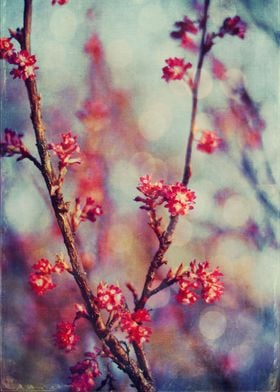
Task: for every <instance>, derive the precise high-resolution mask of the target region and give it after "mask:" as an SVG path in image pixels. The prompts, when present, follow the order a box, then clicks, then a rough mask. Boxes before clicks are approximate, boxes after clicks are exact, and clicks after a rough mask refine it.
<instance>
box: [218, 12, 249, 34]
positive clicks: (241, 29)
mask: <svg viewBox="0 0 280 392" xmlns="http://www.w3.org/2000/svg"><path fill="white" fill-rule="evenodd" d="M246 29H247V25H246V23H245V22H243V20H241V18H240V16H238V15H236V16H234V17H233V18H226V19H225V20H224V23H223V26H222V27H221V28H220V31H219V37H223V36H224V35H225V34H230V35H237V36H238V37H239V38H241V39H243V38H244V37H245V33H246Z"/></svg>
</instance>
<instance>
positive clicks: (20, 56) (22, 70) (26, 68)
mask: <svg viewBox="0 0 280 392" xmlns="http://www.w3.org/2000/svg"><path fill="white" fill-rule="evenodd" d="M36 61H37V60H36V57H35V55H31V54H29V52H28V51H27V50H21V51H20V52H14V53H13V54H12V56H11V57H10V58H9V63H11V64H14V65H17V66H18V68H13V69H12V70H11V72H10V74H11V75H13V77H14V79H16V78H19V79H22V80H27V79H30V80H32V79H34V78H35V77H36V74H35V71H36V70H37V69H39V68H38V67H37V66H35V64H36Z"/></svg>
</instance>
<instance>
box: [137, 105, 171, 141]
mask: <svg viewBox="0 0 280 392" xmlns="http://www.w3.org/2000/svg"><path fill="white" fill-rule="evenodd" d="M171 119H172V115H171V112H170V109H169V107H168V106H167V105H165V104H164V103H161V102H159V103H155V104H153V105H149V107H147V108H146V110H144V111H143V112H142V113H140V116H139V126H140V128H141V133H142V135H143V136H144V137H145V139H147V140H148V141H153V140H157V139H159V138H160V137H161V136H163V135H164V134H165V132H166V131H167V130H168V128H169V125H170V123H171Z"/></svg>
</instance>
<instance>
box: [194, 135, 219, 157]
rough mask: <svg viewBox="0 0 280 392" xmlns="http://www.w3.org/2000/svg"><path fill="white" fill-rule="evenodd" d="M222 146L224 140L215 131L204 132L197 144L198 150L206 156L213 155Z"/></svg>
mask: <svg viewBox="0 0 280 392" xmlns="http://www.w3.org/2000/svg"><path fill="white" fill-rule="evenodd" d="M221 145H222V139H221V138H219V137H218V136H217V134H216V133H215V132H213V131H203V132H202V135H201V138H200V140H199V142H198V144H197V149H198V150H200V151H203V152H206V154H212V153H213V152H214V151H215V150H217V149H218V148H220V147H221Z"/></svg>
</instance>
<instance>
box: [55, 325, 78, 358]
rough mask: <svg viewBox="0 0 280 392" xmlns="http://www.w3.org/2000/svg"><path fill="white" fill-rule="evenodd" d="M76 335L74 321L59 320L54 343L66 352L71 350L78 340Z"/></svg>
mask: <svg viewBox="0 0 280 392" xmlns="http://www.w3.org/2000/svg"><path fill="white" fill-rule="evenodd" d="M79 340H80V339H79V337H78V336H77V335H76V327H75V324H74V323H70V322H68V321H66V322H65V321H61V322H60V323H58V324H57V326H56V333H55V334H54V344H55V345H56V346H57V347H58V348H59V349H60V350H64V351H65V352H66V353H69V352H70V351H73V350H74V349H75V347H76V344H77V343H78V341H79Z"/></svg>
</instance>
